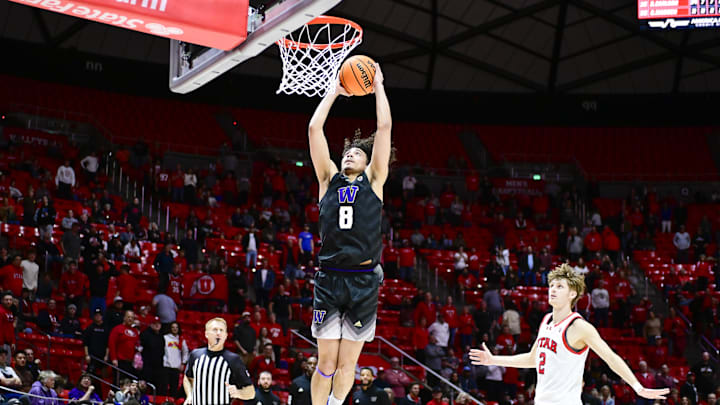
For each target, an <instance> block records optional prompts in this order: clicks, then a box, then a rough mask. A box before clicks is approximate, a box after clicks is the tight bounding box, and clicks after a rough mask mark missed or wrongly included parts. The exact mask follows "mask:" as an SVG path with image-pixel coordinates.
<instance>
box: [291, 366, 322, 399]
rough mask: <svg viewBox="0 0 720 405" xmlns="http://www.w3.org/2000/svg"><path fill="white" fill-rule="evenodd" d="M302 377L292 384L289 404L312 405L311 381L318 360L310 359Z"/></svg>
mask: <svg viewBox="0 0 720 405" xmlns="http://www.w3.org/2000/svg"><path fill="white" fill-rule="evenodd" d="M304 363H305V364H304V367H303V373H302V375H300V376H298V377H296V378H295V379H293V380H292V383H291V384H290V395H289V396H288V404H292V405H312V401H311V399H310V380H311V379H312V376H313V374H314V373H315V368H316V367H317V358H316V357H310V358H308V359H307V361H305V362H304Z"/></svg>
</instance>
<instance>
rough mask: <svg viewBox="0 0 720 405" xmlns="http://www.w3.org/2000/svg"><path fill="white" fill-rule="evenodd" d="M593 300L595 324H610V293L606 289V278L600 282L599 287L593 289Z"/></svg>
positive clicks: (603, 325) (605, 325)
mask: <svg viewBox="0 0 720 405" xmlns="http://www.w3.org/2000/svg"><path fill="white" fill-rule="evenodd" d="M590 296H591V302H592V306H593V308H594V314H595V324H596V325H598V326H601V327H607V325H608V312H609V311H610V294H609V293H608V290H606V289H605V280H600V281H599V282H598V287H597V288H595V289H594V290H592V293H591V294H590Z"/></svg>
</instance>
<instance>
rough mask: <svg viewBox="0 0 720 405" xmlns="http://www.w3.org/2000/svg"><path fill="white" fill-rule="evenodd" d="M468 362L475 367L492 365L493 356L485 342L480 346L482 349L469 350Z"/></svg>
mask: <svg viewBox="0 0 720 405" xmlns="http://www.w3.org/2000/svg"><path fill="white" fill-rule="evenodd" d="M470 360H471V362H472V364H473V365H475V366H489V365H491V364H493V362H492V360H493V355H492V353H491V352H490V350H488V348H487V346H485V342H483V344H482V349H471V350H470Z"/></svg>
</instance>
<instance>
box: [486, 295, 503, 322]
mask: <svg viewBox="0 0 720 405" xmlns="http://www.w3.org/2000/svg"><path fill="white" fill-rule="evenodd" d="M483 301H485V304H486V305H487V311H488V312H489V313H490V318H491V320H492V321H496V320H498V318H500V315H502V313H503V302H502V299H501V298H500V291H499V290H498V288H497V286H489V287H488V290H487V291H486V292H485V294H483Z"/></svg>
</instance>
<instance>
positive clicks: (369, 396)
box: [353, 367, 391, 405]
mask: <svg viewBox="0 0 720 405" xmlns="http://www.w3.org/2000/svg"><path fill="white" fill-rule="evenodd" d="M374 381H375V373H373V370H372V369H371V368H369V367H363V368H361V369H360V390H357V391H355V392H354V393H353V404H357V405H390V404H391V402H390V398H389V397H388V394H387V393H386V392H385V391H384V390H383V389H382V388H380V387H378V386H377V385H376V384H374Z"/></svg>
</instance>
